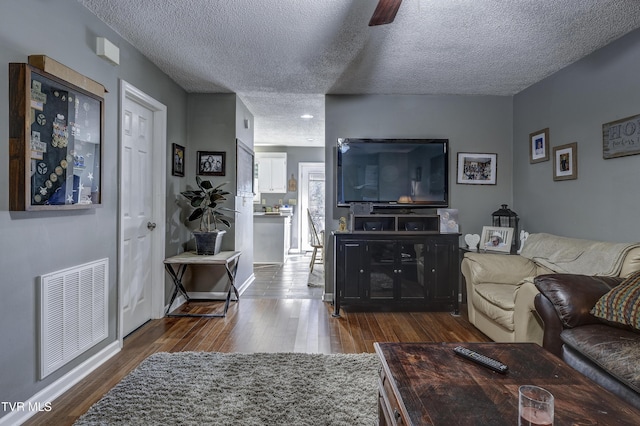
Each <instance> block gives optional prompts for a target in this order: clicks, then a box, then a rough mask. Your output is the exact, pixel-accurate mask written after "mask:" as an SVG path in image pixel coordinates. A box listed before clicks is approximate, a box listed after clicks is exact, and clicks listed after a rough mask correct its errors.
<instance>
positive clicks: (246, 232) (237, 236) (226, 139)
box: [178, 93, 253, 291]
mask: <svg viewBox="0 0 640 426" xmlns="http://www.w3.org/2000/svg"><path fill="white" fill-rule="evenodd" d="M187 109H188V114H187V115H188V140H189V143H188V149H187V152H186V170H185V178H186V182H187V186H188V187H190V188H195V186H196V180H195V177H196V172H197V151H223V152H225V176H203V178H205V179H209V180H211V182H212V183H213V184H214V185H217V184H220V183H223V182H228V183H227V185H226V186H225V189H226V190H227V191H229V192H231V193H232V194H235V193H236V185H237V180H236V138H237V139H240V140H241V141H242V142H243V143H244V144H245V145H246V146H247V147H248V148H250V149H252V148H253V130H252V128H251V127H250V128H249V129H245V128H244V120H245V119H249V120H250V121H251V122H253V115H252V114H251V112H250V111H249V110H248V109H247V107H246V106H245V105H244V103H243V102H242V101H241V100H240V99H238V97H237V95H235V94H233V93H225V94H189V96H188V108H187ZM178 202H179V204H180V205H185V203H184V200H179V201H178ZM226 206H227V207H229V208H232V209H235V210H237V211H238V213H237V214H236V215H235V220H234V223H233V224H232V225H231V228H229V229H226V228H223V229H226V230H227V233H226V234H225V236H224V238H223V240H222V249H223V250H241V251H242V256H241V259H240V263H239V266H238V272H237V275H236V280H237V282H238V284H240V283H243V282H245V281H246V280H247V279H248V278H249V277H250V276H251V275H252V274H253V239H252V238H253V216H252V214H253V199H252V198H251V197H244V198H243V197H229V198H228V201H227V204H226ZM188 212H189V210H188V209H186V210H184V211H183V213H182V217H181V220H182V223H186V222H185V220H186V218H187V217H188V216H189V213H188ZM198 223H199V222H198V221H194V222H192V223H190V224H188V225H189V229H196V228H197V227H198ZM189 238H191V236H189ZM187 248H188V249H194V248H195V245H194V242H193V241H191V240H190V241H189V242H188V244H187ZM192 269H193V270H194V271H193V272H194V276H193V277H192V281H194V285H195V286H196V287H197V289H198V290H201V291H205V288H206V282H207V281H209V279H208V274H209V271H208V270H206V268H204V267H203V268H192ZM201 269H202V270H203V272H202V273H201V274H200V273H197V272H196V271H198V270H201ZM187 278H189V277H187ZM221 285H223V284H221ZM221 285H217V286H216V287H218V288H214V290H215V291H218V290H220V286H221Z"/></svg>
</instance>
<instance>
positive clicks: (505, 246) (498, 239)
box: [480, 226, 513, 253]
mask: <svg viewBox="0 0 640 426" xmlns="http://www.w3.org/2000/svg"><path fill="white" fill-rule="evenodd" d="M512 241H513V228H508V227H501V226H483V227H482V235H481V236H480V249H481V250H485V251H499V252H504V253H509V252H511V243H512Z"/></svg>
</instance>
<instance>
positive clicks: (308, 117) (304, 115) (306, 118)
mask: <svg viewBox="0 0 640 426" xmlns="http://www.w3.org/2000/svg"><path fill="white" fill-rule="evenodd" d="M300 118H304V119H305V120H309V119H311V118H313V115H311V114H302V115H301V116H300Z"/></svg>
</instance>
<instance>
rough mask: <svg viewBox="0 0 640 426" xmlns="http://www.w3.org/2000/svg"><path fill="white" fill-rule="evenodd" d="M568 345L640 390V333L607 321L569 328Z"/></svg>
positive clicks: (565, 338) (563, 335) (566, 332)
mask: <svg viewBox="0 0 640 426" xmlns="http://www.w3.org/2000/svg"><path fill="white" fill-rule="evenodd" d="M560 338H561V339H562V341H563V342H564V344H565V345H567V346H569V347H571V348H572V349H573V350H575V351H578V352H580V353H581V354H582V355H584V356H585V357H586V358H588V359H589V360H590V361H592V362H593V363H594V364H596V365H598V366H599V367H600V368H602V369H604V370H606V371H608V372H609V373H610V374H611V375H612V376H614V377H615V378H617V379H618V380H620V381H621V382H623V383H625V384H626V385H627V386H629V387H630V388H632V389H633V390H635V391H636V392H640V334H638V333H634V332H633V331H629V330H623V329H620V328H615V327H610V326H608V325H604V324H593V325H585V326H582V327H576V328H571V329H566V330H564V331H563V332H562V333H561V334H560Z"/></svg>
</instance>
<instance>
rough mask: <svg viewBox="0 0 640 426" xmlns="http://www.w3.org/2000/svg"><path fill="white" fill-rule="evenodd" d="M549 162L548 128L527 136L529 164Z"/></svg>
mask: <svg viewBox="0 0 640 426" xmlns="http://www.w3.org/2000/svg"><path fill="white" fill-rule="evenodd" d="M548 160H549V128H548V127H547V128H546V129H542V130H538V131H537V132H533V133H531V134H530V135H529V163H531V164H533V163H540V162H542V161H548Z"/></svg>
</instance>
